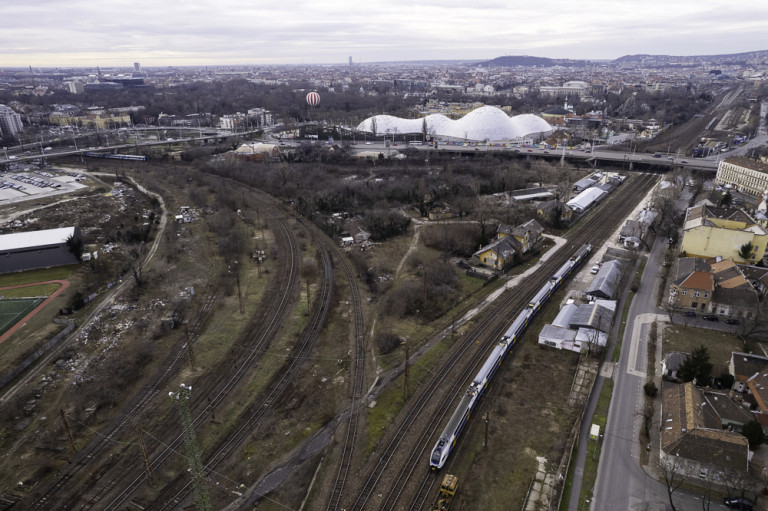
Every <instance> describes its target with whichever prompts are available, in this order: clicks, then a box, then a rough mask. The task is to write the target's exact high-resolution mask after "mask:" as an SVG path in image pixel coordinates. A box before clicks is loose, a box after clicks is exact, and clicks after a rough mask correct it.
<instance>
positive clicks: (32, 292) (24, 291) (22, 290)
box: [0, 284, 61, 298]
mask: <svg viewBox="0 0 768 511" xmlns="http://www.w3.org/2000/svg"><path fill="white" fill-rule="evenodd" d="M60 287H61V284H42V285H39V286H26V287H17V288H14V289H4V290H0V296H2V297H3V298H33V297H39V296H46V297H47V296H50V295H52V294H53V293H54V292H55V291H56V290H57V289H59V288H60Z"/></svg>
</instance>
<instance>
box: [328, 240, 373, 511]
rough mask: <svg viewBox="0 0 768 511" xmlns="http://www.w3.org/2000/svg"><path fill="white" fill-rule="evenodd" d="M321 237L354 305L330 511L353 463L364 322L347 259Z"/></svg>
mask: <svg viewBox="0 0 768 511" xmlns="http://www.w3.org/2000/svg"><path fill="white" fill-rule="evenodd" d="M320 236H322V240H323V241H322V242H321V243H322V244H323V245H324V246H328V245H331V246H332V247H333V250H334V251H335V252H336V253H337V254H338V255H339V257H338V258H337V259H338V261H339V263H340V265H341V267H342V269H343V270H344V276H345V277H346V280H347V282H348V283H349V292H350V298H351V300H352V304H353V308H354V312H353V315H354V331H353V335H354V338H355V355H354V356H355V360H354V363H353V365H352V367H351V368H350V371H351V372H352V389H351V391H352V396H351V401H350V414H349V419H348V421H347V428H346V431H345V432H344V442H343V445H342V448H341V454H340V456H339V463H338V468H337V470H336V476H335V478H334V482H333V488H332V489H331V495H330V497H329V499H328V504H327V506H326V509H327V510H329V511H332V510H336V509H338V508H339V502H340V501H341V496H342V494H343V492H344V488H345V485H346V482H347V475H348V474H349V468H350V466H351V465H352V455H353V454H354V450H355V442H356V441H357V428H358V426H359V424H360V407H361V406H362V402H361V400H362V398H363V393H364V391H365V325H364V322H363V310H362V299H361V298H360V289H359V288H358V286H357V279H356V278H355V274H354V272H353V271H352V268H351V267H350V265H349V261H348V260H347V258H346V256H345V255H343V254H340V251H339V249H338V248H337V246H336V244H335V243H333V242H332V241H329V240H328V239H327V238H325V237H324V235H322V234H321V235H320Z"/></svg>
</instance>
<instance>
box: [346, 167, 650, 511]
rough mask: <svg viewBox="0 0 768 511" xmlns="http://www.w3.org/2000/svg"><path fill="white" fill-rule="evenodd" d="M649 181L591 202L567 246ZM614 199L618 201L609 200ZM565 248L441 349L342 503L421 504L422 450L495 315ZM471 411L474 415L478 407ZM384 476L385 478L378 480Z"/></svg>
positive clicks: (590, 234)
mask: <svg viewBox="0 0 768 511" xmlns="http://www.w3.org/2000/svg"><path fill="white" fill-rule="evenodd" d="M655 181H656V177H655V176H649V175H641V176H634V177H633V179H631V180H629V182H628V183H627V184H625V185H623V186H622V187H621V188H620V189H619V190H617V192H618V193H617V194H616V195H615V196H614V197H613V198H612V200H611V201H606V202H604V203H603V204H601V205H600V206H599V207H598V208H596V210H595V211H594V212H593V213H592V214H591V216H590V218H589V220H588V224H589V225H585V226H584V227H583V228H580V229H579V230H578V231H576V232H574V234H573V235H572V236H570V237H569V246H570V245H573V246H575V247H578V246H581V245H582V244H584V243H592V244H593V245H599V244H600V243H602V242H603V241H604V240H605V239H606V238H607V237H608V236H609V235H610V234H611V233H612V232H613V231H614V230H615V229H616V227H618V222H620V221H622V220H623V219H624V218H625V217H626V216H627V215H628V214H629V213H630V212H631V211H632V209H633V208H634V206H635V205H636V204H637V202H638V201H639V200H640V199H641V198H642V197H643V196H645V193H646V192H647V191H648V190H649V189H650V188H651V186H652V185H653V184H654V182H655ZM616 204H618V206H615V205H616ZM612 207H613V210H611V208H612ZM571 252H572V250H571V249H565V250H561V251H560V252H559V253H558V254H555V255H554V256H553V257H552V258H550V259H549V260H547V261H546V262H545V263H543V264H542V267H541V269H540V271H539V272H537V275H536V276H534V277H533V278H530V279H528V280H527V281H525V282H523V283H521V284H520V285H519V286H517V287H516V288H515V291H514V293H509V296H507V297H505V298H504V299H503V301H502V303H501V304H500V305H499V306H498V313H497V314H494V315H487V316H485V317H484V318H483V319H482V320H481V321H480V323H479V324H478V325H477V326H476V327H475V328H474V329H473V331H472V332H471V333H470V334H469V335H467V336H466V337H465V340H464V342H462V343H461V344H460V345H459V346H457V347H455V348H454V349H453V350H452V351H451V353H450V354H449V355H447V358H446V360H445V361H444V362H443V363H442V364H441V366H440V368H439V369H436V370H435V372H434V374H435V376H434V377H433V378H432V379H431V380H430V381H429V382H427V383H426V384H424V385H422V387H421V388H420V390H419V393H418V395H417V396H414V397H413V398H412V400H411V401H412V402H411V404H410V405H409V406H408V407H407V409H406V410H405V411H404V413H401V418H400V419H399V420H398V422H397V424H396V426H395V427H394V428H393V433H391V434H390V435H389V437H387V439H386V440H385V441H383V442H382V447H381V448H380V450H381V452H382V454H381V455H380V456H379V457H378V458H377V459H376V460H375V461H374V462H373V463H372V465H373V466H372V467H369V469H368V471H367V473H368V476H367V478H366V479H365V482H364V483H363V485H362V488H361V489H360V490H359V493H358V495H357V498H356V500H355V501H354V502H353V503H350V506H349V507H348V508H350V509H374V508H375V509H394V508H396V507H397V508H398V509H399V507H398V505H399V502H400V501H401V500H408V501H409V504H408V505H407V507H408V509H421V508H422V507H423V506H424V504H425V503H426V502H427V501H428V500H429V498H430V497H429V496H430V493H431V489H432V487H433V486H434V483H435V475H434V474H433V473H432V472H431V471H429V470H428V468H427V462H426V460H427V455H426V453H427V451H428V450H429V449H431V446H432V445H433V443H434V438H435V436H436V435H437V434H439V431H440V428H441V427H442V426H443V425H444V421H445V417H446V416H447V415H448V414H450V413H451V412H452V411H453V409H454V407H455V401H456V399H457V398H458V396H459V395H460V393H461V391H462V390H463V389H464V388H465V387H466V385H467V383H466V382H467V381H468V380H469V379H470V378H471V377H472V375H474V374H475V372H476V371H477V368H478V367H479V365H480V364H482V362H483V361H484V360H485V358H486V357H487V352H488V351H489V350H490V349H491V346H492V345H493V342H494V341H495V340H497V339H498V338H499V337H500V336H501V335H502V333H503V332H504V330H505V328H506V326H507V321H505V320H500V319H499V317H500V316H501V317H507V318H508V317H513V314H514V313H515V312H516V311H519V310H520V309H522V307H524V306H525V305H526V304H527V302H528V299H529V298H530V297H531V296H533V294H535V292H536V291H537V290H538V289H539V288H540V287H541V285H542V284H543V282H544V281H545V280H546V279H548V278H549V276H550V275H551V273H553V272H554V271H555V269H556V268H557V267H558V266H559V265H561V264H563V263H564V262H565V260H566V259H567V258H568V257H570V255H571ZM478 339H479V340H482V341H485V342H482V343H481V344H482V345H483V346H486V348H485V349H474V351H473V346H475V345H476V341H477V340H478ZM513 351H514V349H513ZM446 389H447V391H446ZM435 403H437V405H435ZM480 406H482V403H481V405H480ZM477 415H480V412H479V410H478V412H477ZM421 417H428V418H429V420H427V421H426V424H424V422H425V421H423V420H422V421H419V419H420V418H421ZM457 452H461V440H459V446H458V451H454V455H456V453H457ZM420 474H421V475H420ZM384 481H386V484H383V482H384ZM374 494H377V495H381V498H380V499H379V501H378V502H374V501H372V498H371V497H372V495H374ZM400 507H402V506H400Z"/></svg>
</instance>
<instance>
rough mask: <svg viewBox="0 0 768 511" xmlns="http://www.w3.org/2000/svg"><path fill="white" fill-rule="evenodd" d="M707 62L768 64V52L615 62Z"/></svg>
mask: <svg viewBox="0 0 768 511" xmlns="http://www.w3.org/2000/svg"><path fill="white" fill-rule="evenodd" d="M702 62H707V63H710V64H713V65H720V64H745V63H747V62H756V63H760V62H762V63H766V62H768V50H760V51H747V52H743V53H728V54H722V55H679V56H676V55H647V54H639V55H624V56H623V57H619V58H618V59H616V60H614V61H613V62H612V63H613V64H616V65H628V64H629V65H632V64H649V63H650V64H657V65H681V66H682V65H686V64H688V65H692V64H693V65H695V64H698V63H702Z"/></svg>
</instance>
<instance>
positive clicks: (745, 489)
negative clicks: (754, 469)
mask: <svg viewBox="0 0 768 511" xmlns="http://www.w3.org/2000/svg"><path fill="white" fill-rule="evenodd" d="M723 484H725V488H726V490H727V492H728V496H729V497H739V498H741V499H742V500H744V499H746V500H750V501H752V503H753V504H757V497H758V496H759V485H758V484H757V482H756V481H754V480H753V479H751V478H750V477H749V476H748V474H745V473H743V472H736V471H732V470H730V471H726V472H725V478H724V480H723Z"/></svg>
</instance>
